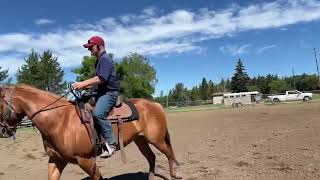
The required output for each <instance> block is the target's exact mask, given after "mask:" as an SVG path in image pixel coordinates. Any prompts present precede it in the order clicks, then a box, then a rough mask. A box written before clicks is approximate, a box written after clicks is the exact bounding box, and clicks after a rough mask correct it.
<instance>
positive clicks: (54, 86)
mask: <svg viewBox="0 0 320 180" xmlns="http://www.w3.org/2000/svg"><path fill="white" fill-rule="evenodd" d="M108 55H109V56H111V57H113V54H108ZM24 60H25V63H24V64H23V65H22V66H21V67H20V68H19V69H18V72H17V73H16V74H15V76H16V84H28V85H32V86H34V87H36V88H39V89H42V90H45V91H50V92H52V93H55V94H58V95H59V94H63V93H65V92H66V91H67V90H68V86H67V85H68V83H71V82H68V81H66V80H64V79H63V77H64V75H65V72H64V70H63V68H62V67H61V65H60V63H59V62H58V57H54V56H53V55H52V52H51V51H49V50H48V51H44V52H43V53H42V54H39V53H37V52H35V51H34V50H31V52H30V53H29V54H28V56H27V57H26V58H25V59H24ZM96 61H97V60H96V58H95V57H94V56H84V57H83V59H82V63H81V66H80V67H77V68H74V69H72V72H73V73H75V74H76V80H77V81H82V80H86V79H88V78H90V77H92V76H93V71H94V65H95V63H96ZM115 65H116V69H117V73H118V75H119V77H120V81H121V83H120V86H121V87H120V92H121V95H122V96H123V97H125V98H133V97H143V98H148V99H152V98H153V97H152V95H153V94H154V91H155V84H156V83H157V78H156V71H155V69H154V68H153V67H152V66H151V65H150V63H149V60H148V59H147V58H146V57H144V56H143V55H141V54H138V53H130V54H129V55H128V56H125V57H123V58H122V59H121V60H119V61H118V62H115ZM1 68H2V67H0V81H1V82H2V84H12V83H11V81H10V80H8V81H7V82H4V80H5V79H7V78H8V71H9V70H8V69H5V70H1Z"/></svg>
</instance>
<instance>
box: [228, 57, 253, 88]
mask: <svg viewBox="0 0 320 180" xmlns="http://www.w3.org/2000/svg"><path fill="white" fill-rule="evenodd" d="M234 70H235V73H234V75H233V77H232V79H231V90H232V92H246V91H248V87H247V85H248V82H249V77H248V74H247V73H246V72H245V68H244V65H243V64H242V62H241V59H239V60H238V62H237V65H236V68H235V69H234Z"/></svg>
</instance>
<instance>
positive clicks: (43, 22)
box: [34, 18, 53, 25]
mask: <svg viewBox="0 0 320 180" xmlns="http://www.w3.org/2000/svg"><path fill="white" fill-rule="evenodd" d="M34 23H35V24H36V25H46V24H53V21H52V20H50V19H46V18H41V19H36V20H35V21H34Z"/></svg>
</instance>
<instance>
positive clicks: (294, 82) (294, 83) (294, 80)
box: [292, 68, 296, 89]
mask: <svg viewBox="0 0 320 180" xmlns="http://www.w3.org/2000/svg"><path fill="white" fill-rule="evenodd" d="M292 78H293V88H294V89H296V79H295V77H294V69H293V68H292Z"/></svg>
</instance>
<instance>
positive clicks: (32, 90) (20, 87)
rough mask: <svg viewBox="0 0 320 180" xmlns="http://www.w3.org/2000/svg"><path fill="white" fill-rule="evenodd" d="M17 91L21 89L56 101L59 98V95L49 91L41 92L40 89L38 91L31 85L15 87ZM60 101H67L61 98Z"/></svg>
mask: <svg viewBox="0 0 320 180" xmlns="http://www.w3.org/2000/svg"><path fill="white" fill-rule="evenodd" d="M16 88H17V89H23V90H27V91H29V92H32V93H34V94H37V95H40V94H41V95H45V96H47V97H51V98H53V99H58V98H60V97H61V96H59V95H56V94H54V93H51V92H49V91H44V90H41V89H38V88H36V87H33V86H31V85H27V84H20V85H17V86H16ZM61 100H65V101H68V100H67V99H66V98H62V99H61Z"/></svg>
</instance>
